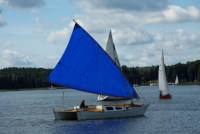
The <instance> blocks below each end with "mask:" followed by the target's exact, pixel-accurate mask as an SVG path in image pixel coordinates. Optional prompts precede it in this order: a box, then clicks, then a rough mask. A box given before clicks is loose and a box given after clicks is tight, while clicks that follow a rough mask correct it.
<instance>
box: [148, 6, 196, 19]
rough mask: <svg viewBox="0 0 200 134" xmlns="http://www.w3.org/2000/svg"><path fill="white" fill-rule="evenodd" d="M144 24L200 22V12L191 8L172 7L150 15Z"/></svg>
mask: <svg viewBox="0 0 200 134" xmlns="http://www.w3.org/2000/svg"><path fill="white" fill-rule="evenodd" d="M144 20H145V21H144V23H163V22H166V23H184V22H199V21H200V11H199V10H198V9H197V8H196V7H194V6H190V7H188V8H186V9H184V8H181V7H179V6H175V5H170V6H168V8H167V9H166V10H165V11H163V12H160V13H155V14H154V13H150V14H149V17H148V18H147V19H144Z"/></svg>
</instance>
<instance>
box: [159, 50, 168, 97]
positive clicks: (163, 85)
mask: <svg viewBox="0 0 200 134" xmlns="http://www.w3.org/2000/svg"><path fill="white" fill-rule="evenodd" d="M158 84H159V90H160V91H161V93H162V95H167V94H169V90H168V87H167V78H166V74H165V64H164V55H163V50H162V56H161V63H160V65H159V72H158Z"/></svg>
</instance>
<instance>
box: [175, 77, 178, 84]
mask: <svg viewBox="0 0 200 134" xmlns="http://www.w3.org/2000/svg"><path fill="white" fill-rule="evenodd" d="M178 83H179V81H178V76H177V75H176V80H175V85H177V84H178Z"/></svg>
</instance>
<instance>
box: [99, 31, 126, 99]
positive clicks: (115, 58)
mask: <svg viewBox="0 0 200 134" xmlns="http://www.w3.org/2000/svg"><path fill="white" fill-rule="evenodd" d="M106 52H107V54H108V55H109V56H110V57H111V59H112V60H113V61H114V62H115V63H116V64H117V66H118V67H119V68H120V62H119V58H118V55H117V51H116V49H115V45H114V42H113V38H112V32H111V30H110V33H109V36H108V41H107V45H106ZM119 99H127V98H121V97H114V96H107V95H102V94H99V95H98V96H97V100H100V101H108V100H119Z"/></svg>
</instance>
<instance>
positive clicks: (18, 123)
mask: <svg viewBox="0 0 200 134" xmlns="http://www.w3.org/2000/svg"><path fill="white" fill-rule="evenodd" d="M169 89H170V92H171V94H172V97H173V99H171V100H159V98H158V96H159V92H158V87H157V86H152V87H149V86H144V87H143V86H142V87H136V90H137V92H138V93H139V94H140V95H141V96H143V97H144V98H145V101H146V102H148V103H150V106H149V108H148V110H147V112H146V114H145V116H142V117H136V118H122V119H107V120H88V121H55V120H54V116H53V112H52V109H53V108H58V107H71V106H74V105H79V103H80V101H81V100H82V99H85V100H86V104H96V103H102V102H98V101H97V100H96V95H93V94H89V93H83V92H80V91H75V90H71V89H61V90H60V89H59V90H32V91H11V92H0V134H74V133H75V134H76V133H77V134H79V133H80V134H84V133H86V134H107V133H115V134H133V133H134V134H175V133H176V134H197V133H198V134H199V133H200V127H199V124H200V97H199V96H200V86H169ZM63 92H64V103H63Z"/></svg>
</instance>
